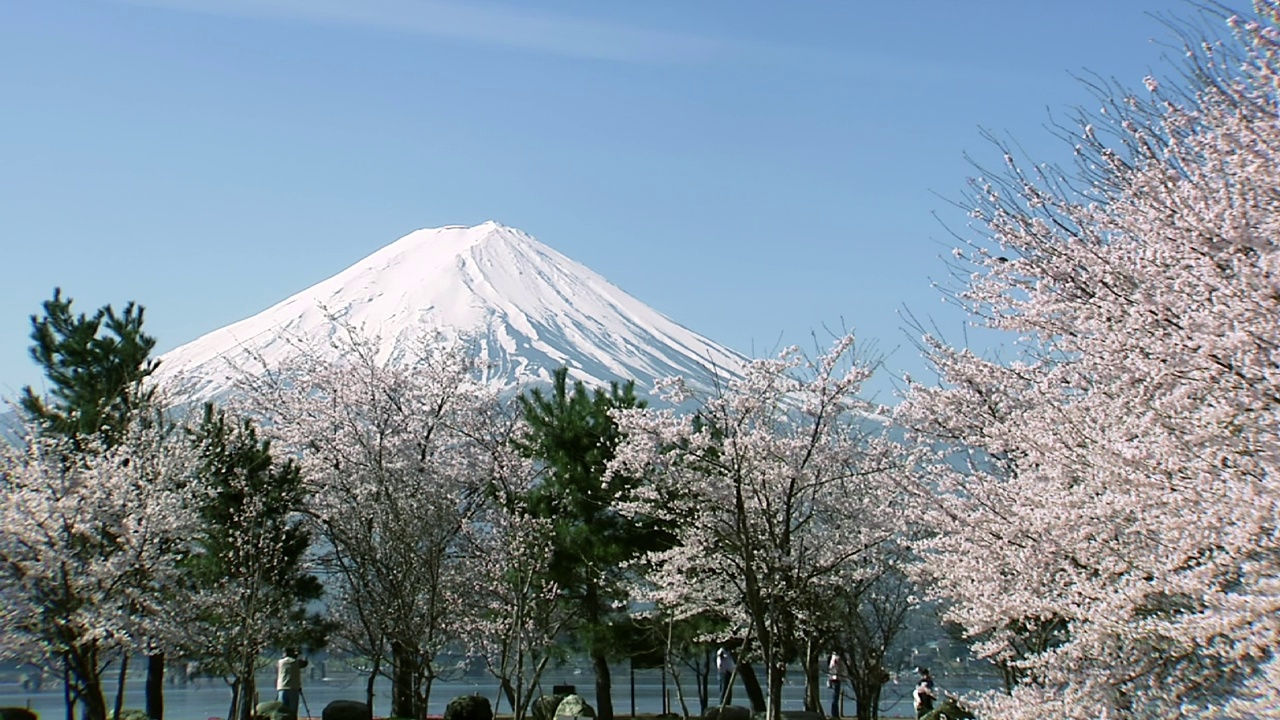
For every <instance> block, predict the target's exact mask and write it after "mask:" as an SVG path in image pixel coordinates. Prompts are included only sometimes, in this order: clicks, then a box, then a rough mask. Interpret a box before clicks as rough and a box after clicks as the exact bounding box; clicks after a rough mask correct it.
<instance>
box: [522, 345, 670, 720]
mask: <svg viewBox="0 0 1280 720" xmlns="http://www.w3.org/2000/svg"><path fill="white" fill-rule="evenodd" d="M519 402H520V408H521V411H522V412H523V415H524V418H525V420H526V421H527V422H528V425H529V430H528V432H527V433H526V434H525V435H524V436H523V437H521V438H519V439H518V440H517V442H516V447H517V448H518V449H519V450H520V451H521V452H522V453H524V454H525V456H526V457H530V458H534V459H536V460H538V461H540V462H541V463H542V464H543V467H544V468H545V470H546V476H545V478H544V480H543V482H542V483H541V484H539V485H538V486H537V487H535V488H534V490H533V491H532V492H531V493H530V497H529V508H530V510H531V511H532V512H533V514H534V515H536V516H537V517H541V518H546V519H549V520H551V521H552V523H553V524H554V527H555V541H554V547H553V550H552V557H551V574H552V576H553V578H554V579H555V581H556V583H557V584H558V585H559V586H560V587H561V588H562V591H563V593H564V597H565V599H566V601H568V602H570V603H572V604H573V605H574V612H575V615H576V616H577V617H578V618H580V623H579V625H578V626H577V627H576V628H574V631H575V632H574V634H575V636H576V639H577V640H578V641H579V642H580V643H581V644H582V646H583V647H584V648H585V649H586V651H587V653H588V654H589V655H590V656H591V659H592V665H593V666H594V668H595V670H596V699H597V702H598V703H599V709H600V717H601V718H603V719H604V720H611V718H612V717H613V704H612V699H611V693H610V679H609V670H608V662H607V659H608V657H610V656H619V655H625V654H626V653H627V652H628V648H626V647H625V646H624V643H623V638H620V637H619V636H618V635H617V633H616V632H615V630H616V629H617V628H620V627H623V626H625V625H626V621H627V617H626V615H625V613H622V612H619V611H618V610H617V609H616V608H618V607H620V606H621V605H622V604H624V603H625V601H626V592H625V591H624V590H623V581H624V580H625V579H626V574H625V572H624V570H623V569H622V568H623V565H624V563H626V562H627V561H629V560H633V559H635V558H637V557H639V556H640V555H642V554H644V553H645V552H647V551H650V550H655V549H659V548H661V547H667V546H669V544H670V542H671V537H670V535H669V534H668V533H667V532H666V531H664V530H663V529H661V528H658V527H655V526H654V525H652V524H648V523H645V522H644V521H643V520H636V519H633V518H627V517H624V516H622V515H621V514H619V513H618V512H617V511H616V510H615V509H614V505H615V502H616V501H617V499H618V498H619V497H621V496H623V495H625V494H626V493H628V492H629V491H630V490H632V489H633V488H634V487H635V486H636V484H637V483H638V482H640V479H639V478H631V477H625V476H620V475H615V476H613V477H611V478H609V479H608V481H607V482H606V481H605V471H606V469H607V467H608V464H609V462H610V461H611V460H612V459H613V456H614V451H615V450H616V449H617V447H618V444H619V442H621V440H622V434H621V433H620V431H619V430H618V427H617V424H616V423H615V422H614V421H613V418H611V417H610V416H609V411H611V410H615V409H627V408H641V407H644V405H645V403H644V402H643V401H642V400H640V399H638V398H637V397H636V395H635V383H634V382H628V383H626V384H625V385H621V386H619V385H618V384H617V383H613V384H612V385H611V386H610V388H609V391H608V392H605V391H603V390H599V389H597V390H594V391H588V390H587V389H586V387H585V386H584V385H583V384H582V383H581V382H575V383H573V385H572V388H570V386H569V382H568V370H567V369H566V368H560V369H559V370H557V371H556V373H555V377H554V378H553V382H552V388H551V392H550V394H546V393H544V392H542V390H541V389H537V388H535V389H534V390H532V391H531V392H529V393H528V394H527V395H523V396H521V397H520V398H519Z"/></svg>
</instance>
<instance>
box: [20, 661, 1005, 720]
mask: <svg viewBox="0 0 1280 720" xmlns="http://www.w3.org/2000/svg"><path fill="white" fill-rule="evenodd" d="M912 681H913V678H912V677H910V676H906V677H903V678H900V679H899V681H898V682H894V683H890V684H889V685H886V686H885V688H884V690H883V692H882V695H881V701H882V702H881V713H882V714H887V715H889V716H900V717H908V716H911V715H913V713H912V711H911V689H912V685H911V683H912ZM937 681H938V686H939V689H940V690H943V691H945V692H948V693H952V694H961V693H964V692H968V691H970V690H976V689H984V688H987V687H990V682H989V680H987V679H984V678H969V679H966V678H962V677H954V678H948V677H947V676H945V675H941V676H938V677H937ZM115 683H116V681H115V678H110V679H109V680H108V682H107V683H106V686H107V687H109V688H110V692H109V694H108V697H107V706H108V708H110V707H112V703H113V702H114V698H115ZM274 683H275V673H274V671H270V672H265V673H263V674H262V675H260V676H259V678H258V687H259V688H260V691H259V692H260V696H261V698H262V699H264V700H272V699H275V692H274V690H272V689H271V688H274V687H275V685H274ZM555 684H569V685H574V686H575V688H576V690H577V692H578V693H579V694H580V695H582V696H583V697H584V698H586V700H587V702H589V703H591V704H592V705H594V704H595V686H594V683H593V681H592V678H591V676H590V674H571V673H555V674H552V675H547V676H544V678H543V687H545V688H546V690H547V691H548V692H550V690H551V686H552V685H555ZM713 684H714V679H713ZM264 688H265V690H263V689H264ZM364 688H365V677H364V676H359V675H354V674H352V675H348V676H346V677H337V678H324V679H318V678H312V679H308V680H307V681H306V682H305V683H304V686H303V699H304V701H305V705H304V707H303V708H302V714H303V715H310V716H314V717H319V716H320V713H321V711H322V710H323V709H324V706H325V705H327V704H328V703H330V702H332V701H334V700H359V701H361V702H363V701H364ZM665 690H666V696H667V709H668V710H669V711H670V712H674V713H677V714H679V713H680V712H681V708H680V703H679V699H678V696H677V693H676V689H675V686H674V684H672V683H671V682H668V683H667V686H666V688H665ZM686 692H687V693H688V698H687V701H688V703H689V711H690V713H691V714H693V715H697V714H698V704H697V697H696V694H695V691H694V689H693V688H692V687H686ZM713 692H714V687H713ZM830 692H831V691H830V690H828V689H826V688H823V690H822V702H823V706H824V707H829V705H830V702H831V695H830ZM476 693H479V694H481V695H484V696H486V697H488V698H489V700H490V702H494V701H495V700H496V699H497V694H498V693H497V684H496V683H495V682H493V681H492V680H483V679H481V678H475V679H474V680H471V679H463V680H455V681H449V682H444V681H437V682H436V683H435V685H433V686H432V690H431V699H430V703H429V706H428V712H429V714H432V715H440V714H442V713H443V712H444V708H445V705H447V704H448V702H449V701H450V700H452V699H453V698H455V697H458V696H459V695H472V694H476ZM803 693H804V688H803V685H788V686H787V687H786V688H785V689H784V691H783V709H784V710H800V709H802V708H803V704H804V698H803ZM663 694H664V688H663V685H662V680H661V673H660V672H659V671H657V670H644V671H640V670H637V671H636V674H635V686H634V695H633V694H632V686H631V682H630V676H629V674H628V673H627V671H626V668H618V669H617V670H616V671H615V674H614V687H613V708H614V714H615V715H618V716H622V715H630V714H631V711H632V707H634V708H635V711H636V712H637V713H660V712H663V710H664V706H663ZM390 696H391V693H390V683H388V682H387V681H386V680H385V679H381V678H380V679H379V680H378V682H377V683H376V684H375V686H374V715H375V716H379V717H381V716H385V715H387V713H388V712H389V711H390ZM734 699H735V701H736V702H737V703H744V702H745V700H746V693H745V692H744V691H743V689H742V686H741V685H740V684H739V685H738V686H737V687H735V689H734ZM230 701H231V690H230V688H229V687H228V686H227V685H226V683H225V682H223V681H222V680H221V679H214V680H209V679H201V680H200V681H198V682H197V683H196V684H192V685H186V686H167V687H166V688H165V717H166V718H170V719H171V720H206V719H209V718H213V719H221V718H225V717H226V716H227V711H228V706H229V704H230ZM633 703H634V705H633ZM143 706H144V701H143V678H142V676H141V675H138V676H137V677H133V676H132V674H131V677H130V678H129V681H128V683H127V685H126V689H125V702H124V707H125V709H141V708H142V707H143ZM0 707H26V708H30V709H31V710H34V711H35V712H36V713H38V714H39V716H40V717H41V718H42V720H62V719H63V718H65V716H66V706H65V704H64V702H63V696H62V687H61V685H60V684H57V683H53V684H51V685H47V686H46V687H45V688H43V689H42V690H40V691H27V690H23V689H22V687H21V686H20V685H18V684H17V683H6V684H0ZM510 710H511V709H510V707H508V706H507V704H506V701H505V700H503V702H502V704H501V706H500V707H497V712H499V713H502V712H510ZM853 713H854V702H853V698H852V697H851V696H850V697H848V698H847V699H846V700H845V713H844V714H845V716H846V717H847V716H849V715H852V714H853Z"/></svg>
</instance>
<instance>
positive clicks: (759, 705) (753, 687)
mask: <svg viewBox="0 0 1280 720" xmlns="http://www.w3.org/2000/svg"><path fill="white" fill-rule="evenodd" d="M738 675H739V676H740V677H741V678H742V687H743V688H744V689H745V690H746V691H747V700H749V701H750V702H751V711H752V712H764V711H765V710H766V709H767V707H768V706H767V705H765V702H764V691H763V690H762V689H761V688H760V678H759V677H757V676H756V669H755V668H754V667H752V666H751V663H749V662H744V661H742V660H739V661H738Z"/></svg>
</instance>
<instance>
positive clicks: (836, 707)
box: [827, 652, 849, 718]
mask: <svg viewBox="0 0 1280 720" xmlns="http://www.w3.org/2000/svg"><path fill="white" fill-rule="evenodd" d="M827 673H828V675H827V686H828V687H830V688H831V717H833V718H838V717H840V683H841V682H843V681H844V678H845V677H846V676H848V674H849V671H848V670H847V669H846V668H845V666H844V660H842V659H840V653H836V652H833V653H831V660H829V661H828V662H827Z"/></svg>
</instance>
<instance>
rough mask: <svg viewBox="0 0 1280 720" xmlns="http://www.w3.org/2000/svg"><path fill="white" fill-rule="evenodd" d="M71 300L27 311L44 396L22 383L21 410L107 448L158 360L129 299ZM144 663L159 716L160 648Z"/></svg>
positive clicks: (149, 703) (48, 427)
mask: <svg viewBox="0 0 1280 720" xmlns="http://www.w3.org/2000/svg"><path fill="white" fill-rule="evenodd" d="M72 302H73V301H72V299H71V298H65V299H64V298H63V296H62V290H61V288H55V289H54V291H53V299H51V300H47V301H45V303H44V316H43V317H40V316H36V315H33V316H31V325H32V330H31V339H32V341H33V342H34V343H35V344H34V345H32V346H31V357H32V359H33V360H35V361H36V363H37V364H39V365H40V366H41V367H42V368H43V369H44V374H45V377H46V378H47V380H48V382H49V385H50V387H49V397H48V398H42V397H40V396H39V395H37V394H36V392H35V391H34V390H33V389H32V388H31V387H30V386H27V387H25V388H23V391H22V397H21V400H20V403H21V407H22V409H23V410H24V411H26V413H27V414H28V416H29V417H30V419H32V420H34V421H35V422H36V423H37V426H38V427H40V428H41V430H42V431H43V432H44V433H46V434H51V435H56V436H60V437H65V438H67V439H68V440H70V442H71V444H72V446H73V447H74V448H76V449H77V451H82V450H83V448H84V447H85V445H86V441H88V440H95V441H96V442H97V443H98V444H99V446H100V447H102V448H104V449H107V450H110V449H111V448H113V447H114V446H115V445H116V444H118V443H119V442H120V440H121V438H122V436H123V435H124V433H125V432H126V429H127V428H128V426H129V422H130V421H131V420H132V419H133V418H134V417H135V416H136V415H137V414H138V413H140V412H144V411H145V409H146V408H147V407H148V406H149V405H150V404H151V403H152V400H153V399H154V393H155V390H154V388H152V387H148V386H147V385H146V384H145V381H146V379H147V378H148V377H149V376H150V375H151V374H152V373H153V372H155V369H156V367H157V366H158V365H159V363H158V361H156V360H154V359H152V358H151V351H152V349H153V348H154V347H155V344H156V341H155V338H153V337H152V336H150V335H147V334H146V333H145V332H143V330H142V324H143V318H144V314H145V310H144V308H143V307H142V306H140V305H136V304H135V303H133V302H130V303H128V304H127V305H125V308H124V312H123V313H120V314H117V313H116V312H115V310H114V309H113V308H112V307H111V306H110V305H105V306H103V307H101V308H99V309H98V310H97V311H96V312H95V313H94V314H93V315H92V316H88V315H85V314H84V313H81V314H79V315H76V314H74V313H73V312H72V309H71V306H72ZM147 660H148V668H147V685H146V711H147V716H148V717H150V718H154V719H155V720H161V718H163V716H164V684H163V680H164V662H165V658H164V653H163V652H153V653H150V654H149V655H148V657H147ZM124 662H126V663H127V662H128V658H125V660H124ZM117 704H119V703H118V702H117Z"/></svg>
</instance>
